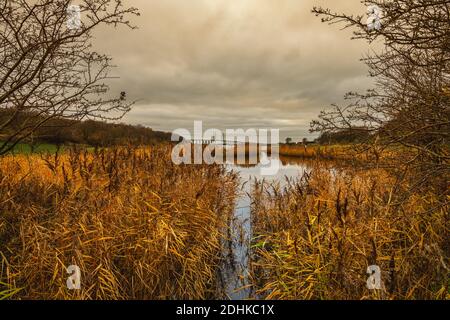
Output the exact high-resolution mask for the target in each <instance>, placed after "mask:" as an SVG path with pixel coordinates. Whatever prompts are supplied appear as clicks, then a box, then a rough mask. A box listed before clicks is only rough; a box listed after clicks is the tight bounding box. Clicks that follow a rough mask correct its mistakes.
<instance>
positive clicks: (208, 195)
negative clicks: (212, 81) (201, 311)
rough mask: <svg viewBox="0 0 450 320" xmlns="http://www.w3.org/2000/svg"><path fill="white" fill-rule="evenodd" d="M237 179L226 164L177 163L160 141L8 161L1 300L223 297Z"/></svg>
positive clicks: (0, 191) (0, 187)
mask: <svg viewBox="0 0 450 320" xmlns="http://www.w3.org/2000/svg"><path fill="white" fill-rule="evenodd" d="M236 183H237V182H236V177H235V176H234V175H233V174H231V173H227V172H225V170H224V168H222V167H220V166H195V167H194V166H175V165H173V164H172V162H171V160H170V149H169V147H163V146H161V147H157V148H154V149H148V150H147V149H145V150H143V149H139V150H130V149H125V148H120V149H110V150H103V151H98V152H76V151H67V152H65V153H63V154H57V153H56V154H53V155H47V156H46V157H43V159H42V158H41V156H36V155H20V156H15V157H13V156H7V157H4V158H2V159H0V213H1V214H0V260H1V267H0V292H1V293H0V297H1V296H3V298H12V299H174V298H180V299H207V298H211V297H217V296H219V294H220V293H218V291H220V288H218V287H217V281H216V276H217V273H218V268H219V265H220V259H221V255H220V253H221V243H220V239H222V237H223V235H222V232H224V230H225V226H226V219H227V217H228V216H229V214H230V213H231V212H232V208H233V200H234V197H235V192H236V187H237V186H236ZM69 265H77V266H79V267H80V269H81V273H82V278H81V279H82V289H81V290H79V291H77V290H72V291H70V290H68V289H67V286H66V280H67V278H68V274H67V272H66V268H67V267H68V266H69Z"/></svg>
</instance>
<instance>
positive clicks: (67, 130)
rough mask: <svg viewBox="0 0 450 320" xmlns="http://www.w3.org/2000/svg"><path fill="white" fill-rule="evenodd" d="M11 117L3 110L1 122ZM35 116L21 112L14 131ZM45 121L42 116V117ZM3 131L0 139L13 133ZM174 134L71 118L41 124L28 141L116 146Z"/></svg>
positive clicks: (143, 142)
mask: <svg viewBox="0 0 450 320" xmlns="http://www.w3.org/2000/svg"><path fill="white" fill-rule="evenodd" d="M11 116H12V112H10V111H8V110H0V123H5V122H6V121H8V119H10V118H11ZM27 119H33V120H31V121H32V122H35V121H36V120H37V119H36V115H33V116H31V115H29V114H25V113H22V114H20V115H19V116H17V117H16V118H15V120H14V123H12V124H11V125H10V126H9V128H10V130H14V128H15V127H16V126H17V127H19V126H23V123H24V121H27ZM39 120H42V119H39ZM3 131H4V132H0V141H3V140H6V137H8V135H10V134H11V132H7V131H6V130H3ZM170 138H171V133H169V132H161V131H154V130H152V129H151V128H146V127H144V126H142V125H128V124H123V123H107V122H103V121H94V120H84V121H77V120H70V119H64V118H53V119H51V120H49V121H48V122H46V123H45V125H44V126H41V127H40V128H39V129H37V131H35V132H34V133H33V135H32V136H30V137H28V138H27V139H26V140H25V141H24V142H25V143H30V144H33V143H51V144H57V145H60V144H87V145H91V146H99V147H107V146H114V145H125V144H132V145H149V144H155V143H159V142H163V141H170Z"/></svg>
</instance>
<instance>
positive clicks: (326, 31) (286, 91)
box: [94, 0, 371, 140]
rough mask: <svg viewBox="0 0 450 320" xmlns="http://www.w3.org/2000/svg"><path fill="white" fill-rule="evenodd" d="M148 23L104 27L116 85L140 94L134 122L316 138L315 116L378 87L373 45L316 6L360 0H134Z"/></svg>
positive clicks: (102, 40) (101, 38)
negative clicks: (369, 64)
mask: <svg viewBox="0 0 450 320" xmlns="http://www.w3.org/2000/svg"><path fill="white" fill-rule="evenodd" d="M125 3H128V4H130V5H133V6H135V7H137V8H139V9H140V12H141V17H138V18H136V19H134V20H133V22H134V24H136V25H137V26H138V27H139V29H138V30H134V31H131V30H128V29H124V28H122V29H118V30H115V29H110V28H109V29H106V30H101V31H100V32H98V33H97V34H96V38H95V40H94V42H95V47H96V49H98V51H100V52H103V53H107V54H109V55H111V56H112V57H113V58H114V63H115V64H116V65H117V66H118V68H116V69H114V70H113V72H112V75H115V76H119V77H120V79H117V80H114V81H113V82H112V86H111V88H112V90H113V92H118V91H122V90H124V91H126V92H127V95H128V97H129V99H131V100H138V103H137V104H136V105H135V106H134V108H133V110H132V111H131V112H130V113H129V114H128V115H127V116H126V117H125V118H124V120H123V121H124V122H127V123H132V124H142V125H145V126H149V127H152V128H154V129H157V130H166V131H171V130H173V129H176V128H188V129H191V128H192V127H193V121H194V120H203V122H204V127H205V128H218V129H225V128H279V129H280V130H281V137H282V138H285V137H287V136H290V137H293V138H294V140H301V138H302V137H311V134H309V133H308V129H309V122H310V121H311V120H312V119H314V118H315V117H317V115H318V113H319V112H320V110H322V109H324V108H326V107H328V106H329V105H330V104H331V103H340V102H342V98H343V95H344V94H345V92H347V91H355V90H365V89H366V88H368V87H370V84H371V80H370V79H369V78H368V77H367V69H366V67H365V66H364V65H363V64H362V63H361V62H360V61H359V59H360V58H362V57H363V55H364V54H366V53H367V52H368V47H367V43H364V42H361V41H351V40H350V36H351V34H350V32H349V31H340V30H339V27H337V26H336V25H334V26H329V25H327V24H323V23H321V22H320V18H317V17H315V16H314V15H313V14H312V13H311V9H312V7H313V6H314V5H321V6H325V7H330V8H332V9H336V10H337V11H345V12H355V13H364V12H365V11H366V8H365V7H364V6H363V5H362V4H361V3H360V1H359V0H333V1H319V0H315V1H314V0H189V1H186V0H133V1H131V0H128V1H125Z"/></svg>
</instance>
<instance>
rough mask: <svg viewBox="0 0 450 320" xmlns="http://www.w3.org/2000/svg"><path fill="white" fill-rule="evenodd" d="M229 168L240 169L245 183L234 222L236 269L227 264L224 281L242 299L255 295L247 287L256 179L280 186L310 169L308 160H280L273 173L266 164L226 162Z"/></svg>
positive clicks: (230, 292)
mask: <svg viewBox="0 0 450 320" xmlns="http://www.w3.org/2000/svg"><path fill="white" fill-rule="evenodd" d="M226 166H227V168H228V169H229V170H233V171H234V172H238V173H239V176H240V178H241V185H242V186H243V188H242V190H241V193H240V195H239V198H238V200H237V201H236V206H235V211H234V223H233V224H232V237H233V239H232V243H231V245H232V249H233V258H234V264H235V270H233V268H230V267H229V266H228V267H225V270H224V273H223V275H224V281H225V286H226V288H225V290H226V293H227V294H228V296H229V297H230V299H232V300H242V299H247V298H250V297H251V294H252V291H251V288H250V287H248V288H243V289H241V288H242V287H245V286H246V285H247V284H248V263H249V259H248V258H249V257H248V254H249V245H250V241H251V237H252V233H251V231H252V230H251V219H250V214H251V212H250V204H251V199H250V197H249V196H248V193H249V192H250V191H251V187H252V181H253V180H254V179H255V178H256V179H257V180H263V179H264V181H267V182H269V183H270V182H278V183H280V186H283V185H284V184H285V183H286V177H287V178H289V179H296V178H298V177H301V175H302V174H303V173H304V172H305V170H307V169H308V167H307V166H306V165H305V163H301V162H299V163H295V164H292V163H291V164H287V163H286V162H285V164H282V163H280V166H281V167H280V170H278V172H277V173H276V174H275V175H272V176H262V175H261V168H262V165H261V164H258V165H256V166H238V165H234V164H227V165H226ZM242 232H243V241H242V242H241V241H240V240H241V236H240V235H241V233H242Z"/></svg>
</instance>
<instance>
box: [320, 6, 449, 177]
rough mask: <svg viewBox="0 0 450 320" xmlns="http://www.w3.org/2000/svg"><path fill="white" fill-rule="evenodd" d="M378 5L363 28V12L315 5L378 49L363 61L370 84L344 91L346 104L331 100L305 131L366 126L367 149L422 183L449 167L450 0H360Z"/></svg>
mask: <svg viewBox="0 0 450 320" xmlns="http://www.w3.org/2000/svg"><path fill="white" fill-rule="evenodd" d="M362 3H363V4H364V5H366V6H367V7H370V6H374V5H375V6H377V7H378V8H379V9H380V11H381V12H382V13H383V14H382V19H381V21H380V22H381V24H380V28H368V26H367V23H366V21H367V17H366V16H364V15H358V16H355V15H347V14H339V13H334V12H332V11H331V10H329V9H324V8H317V7H316V8H314V9H313V13H315V14H316V15H317V16H321V17H322V21H323V22H328V23H330V24H333V23H341V24H343V25H344V28H353V29H354V37H353V38H354V39H364V40H367V41H368V42H369V43H371V42H374V41H376V40H381V41H382V43H384V49H383V50H381V52H374V53H372V54H371V55H370V56H367V57H365V58H364V59H363V61H364V62H365V63H366V64H367V66H368V67H369V74H370V76H372V77H374V78H375V80H376V85H375V88H374V89H372V90H369V91H368V92H367V93H365V94H358V93H349V94H347V96H346V98H347V99H349V100H350V101H351V102H350V103H349V104H348V105H347V106H344V107H342V106H337V105H333V108H332V109H331V110H328V111H323V112H321V114H320V116H319V120H316V121H313V122H312V124H311V127H312V128H311V131H320V132H336V131H339V130H349V129H350V130H351V129H352V128H358V130H362V129H364V130H366V131H367V132H368V133H369V134H368V135H367V137H368V139H367V141H366V143H365V144H363V145H362V147H364V149H365V150H372V151H374V153H376V154H377V157H376V159H379V157H378V155H379V154H380V153H383V152H384V151H385V150H388V151H389V153H388V154H394V155H396V157H395V159H396V160H400V161H397V162H396V163H394V166H397V167H398V165H399V164H401V166H400V167H401V168H403V169H404V168H406V167H413V168H416V169H419V170H417V171H416V172H421V173H422V174H421V175H420V177H421V178H420V179H421V183H425V182H430V180H434V179H436V177H440V176H441V175H444V177H445V175H447V177H448V173H449V160H450V153H449V135H450V1H448V0H447V1H443V0H390V1H362Z"/></svg>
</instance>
